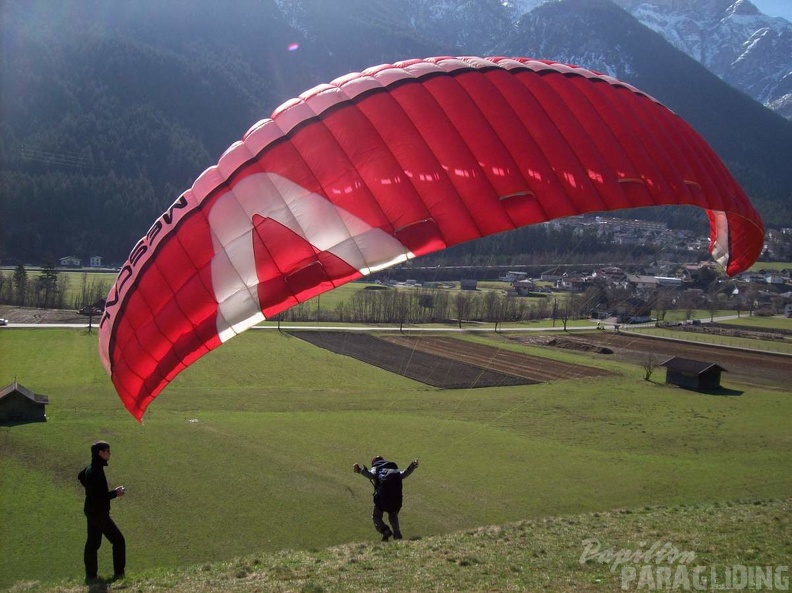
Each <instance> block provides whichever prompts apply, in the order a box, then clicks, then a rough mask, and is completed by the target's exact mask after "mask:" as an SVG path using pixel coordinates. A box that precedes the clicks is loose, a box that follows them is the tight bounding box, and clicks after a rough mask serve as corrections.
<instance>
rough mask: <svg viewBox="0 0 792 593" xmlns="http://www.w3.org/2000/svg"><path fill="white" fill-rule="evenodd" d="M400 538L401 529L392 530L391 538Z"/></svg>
mask: <svg viewBox="0 0 792 593" xmlns="http://www.w3.org/2000/svg"><path fill="white" fill-rule="evenodd" d="M401 538H402V534H401V531H394V532H393V539H401Z"/></svg>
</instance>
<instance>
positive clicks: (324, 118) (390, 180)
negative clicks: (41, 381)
mask: <svg viewBox="0 0 792 593" xmlns="http://www.w3.org/2000/svg"><path fill="white" fill-rule="evenodd" d="M659 205H692V206H698V207H700V208H703V209H705V210H706V211H707V213H708V216H709V219H710V223H711V234H710V238H711V242H710V243H711V249H710V250H711V252H712V255H713V257H714V258H715V259H716V260H717V261H718V262H719V263H721V265H723V267H724V268H725V269H726V271H727V272H728V273H729V274H731V275H734V274H736V273H738V272H740V271H742V270H744V269H746V268H748V267H749V266H750V265H751V264H752V263H753V262H754V261H755V260H756V258H757V257H758V255H759V253H760V251H761V248H762V243H763V236H764V232H763V228H762V222H761V220H760V218H759V216H758V215H757V213H756V211H755V210H754V208H753V207H752V206H751V204H750V202H749V200H748V198H747V197H746V196H745V194H744V192H743V191H742V189H741V188H740V187H739V185H738V184H737V182H736V181H735V180H734V178H733V177H732V176H731V175H730V174H729V172H728V171H727V170H726V167H725V166H724V165H723V163H722V162H721V161H720V159H719V158H718V157H717V156H716V155H715V153H714V152H713V151H712V149H711V148H710V147H709V146H708V145H707V143H706V142H705V141H704V140H703V139H702V138H701V137H700V136H699V135H698V134H697V133H696V132H695V131H694V130H693V129H692V128H691V127H690V126H689V125H688V124H686V123H685V122H684V121H683V120H682V119H681V118H679V117H678V116H677V115H675V114H674V113H673V112H671V111H670V110H668V109H667V108H665V107H664V106H662V105H661V104H660V103H658V102H657V101H656V100H654V99H652V98H651V97H649V96H648V95H646V94H644V93H642V92H640V91H639V90H637V89H635V88H634V87H632V86H630V85H628V84H625V83H623V82H620V81H618V80H615V79H613V78H610V77H608V76H605V75H602V74H598V73H595V72H591V71H589V70H585V69H583V68H577V67H573V66H568V65H564V64H559V63H554V62H548V61H541V60H532V59H529V58H476V57H465V58H453V57H439V58H429V59H425V60H411V61H406V62H401V63H397V64H393V65H391V64H385V65H381V66H377V67H374V68H371V69H368V70H366V71H364V72H361V73H353V74H349V75H347V76H344V77H342V78H339V79H338V80H335V81H333V82H332V83H330V84H327V85H322V86H319V87H316V88H314V89H312V90H310V91H308V92H306V93H304V94H303V95H301V96H300V97H299V98H296V99H293V100H291V101H288V102H287V103H285V104H283V105H282V106H281V107H279V108H278V109H277V110H276V111H275V112H274V113H273V114H272V117H271V118H269V119H265V120H262V121H260V122H259V123H257V124H256V125H255V126H254V127H253V128H251V129H250V130H249V131H248V133H247V134H246V135H245V137H244V139H243V140H242V141H240V142H237V143H236V144H234V145H233V146H231V147H230V148H229V149H228V150H227V151H226V152H225V153H224V154H223V155H222V157H221V158H220V160H219V162H218V164H217V165H216V166H214V167H211V168H210V169H208V170H207V171H205V172H204V173H203V174H202V175H201V176H200V177H199V178H198V179H197V180H196V181H195V183H194V185H193V187H192V188H191V189H190V190H188V191H187V192H185V193H184V194H183V195H181V196H180V197H179V198H178V200H176V202H174V204H173V205H172V206H171V207H170V208H169V209H168V211H167V212H165V213H164V214H163V215H162V216H161V217H160V218H159V219H158V220H157V221H156V222H155V223H154V225H153V226H152V227H151V229H150V230H149V231H148V233H147V234H146V236H144V237H143V238H142V239H141V240H140V241H139V242H138V244H137V245H136V246H135V247H134V249H133V250H132V253H131V254H130V256H129V260H128V261H127V262H126V264H125V265H124V267H123V268H122V270H121V272H120V274H119V276H118V278H117V280H116V283H115V285H114V287H113V288H112V290H111V292H110V295H109V297H108V300H107V306H106V309H105V312H104V315H103V317H102V321H101V326H100V353H101V357H102V361H103V364H104V366H105V368H106V369H107V372H108V373H109V374H110V376H111V378H112V381H113V384H114V385H115V387H116V389H117V391H118V393H119V395H120V396H121V399H122V401H123V402H124V405H125V406H126V407H127V409H128V410H129V411H130V412H131V413H132V414H133V415H134V416H135V418H137V419H138V420H139V419H140V418H142V416H143V413H144V412H145V410H146V407H147V406H148V405H149V403H150V402H151V400H153V399H154V398H155V397H156V396H157V394H158V393H159V392H160V391H161V390H162V389H163V388H164V387H165V386H166V385H167V384H168V382H169V381H171V380H172V379H173V378H174V377H175V376H176V375H177V374H178V373H179V372H181V371H182V370H183V369H185V368H186V367H187V366H189V365H190V364H191V363H192V362H194V361H195V360H197V359H198V358H200V357H201V356H203V355H204V354H206V353H207V352H209V351H210V350H212V349H213V348H216V347H217V346H219V345H220V344H222V343H223V342H225V341H227V340H228V339H230V338H231V337H233V336H234V335H236V334H238V333H240V332H242V331H244V330H245V329H247V328H249V327H251V326H252V325H255V324H256V323H258V322H260V321H262V320H264V319H266V318H269V317H272V316H273V315H275V314H277V313H279V312H281V311H283V310H285V309H287V308H289V307H291V306H293V305H295V304H297V303H300V302H303V301H305V300H307V299H310V298H312V297H314V296H316V295H318V294H321V293H322V292H325V291H327V290H331V289H332V288H335V287H337V286H339V285H341V284H344V283H346V282H349V281H351V280H354V279H356V278H360V277H361V276H364V275H367V274H370V273H371V272H373V271H377V270H381V269H383V268H387V267H388V266H392V265H394V264H397V263H400V262H404V261H406V260H408V259H411V258H414V257H417V256H420V255H424V254H427V253H431V252H434V251H438V250H441V249H445V248H446V247H449V246H452V245H456V244H459V243H462V242H465V241H471V240H474V239H478V238H480V237H484V236H487V235H491V234H494V233H500V232H503V231H508V230H511V229H515V228H518V227H522V226H526V225H531V224H536V223H540V222H545V221H548V220H552V219H556V218H559V217H564V216H570V215H576V214H581V213H585V212H594V211H611V210H618V209H624V208H636V207H645V206H659Z"/></svg>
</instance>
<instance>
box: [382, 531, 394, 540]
mask: <svg viewBox="0 0 792 593" xmlns="http://www.w3.org/2000/svg"><path fill="white" fill-rule="evenodd" d="M392 535H393V532H392V531H391V530H390V529H386V530H385V531H383V532H382V541H384V542H386V541H388V540H389V539H390V536H392Z"/></svg>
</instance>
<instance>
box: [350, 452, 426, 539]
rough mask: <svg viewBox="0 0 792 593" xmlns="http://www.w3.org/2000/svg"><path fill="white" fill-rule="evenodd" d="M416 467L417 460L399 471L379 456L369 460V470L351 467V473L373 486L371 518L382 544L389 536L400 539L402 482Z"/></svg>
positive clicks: (390, 462)
mask: <svg viewBox="0 0 792 593" xmlns="http://www.w3.org/2000/svg"><path fill="white" fill-rule="evenodd" d="M416 467H418V460H417V459H416V460H414V461H412V462H411V463H410V465H408V466H407V469H405V470H402V471H399V466H398V465H396V464H395V463H394V462H392V461H387V460H386V459H383V458H382V457H380V456H379V455H377V456H376V457H374V458H373V459H372V460H371V469H369V468H367V467H366V466H365V465H364V466H363V467H361V466H360V465H358V464H357V463H356V464H355V465H353V466H352V471H354V472H355V473H356V474H360V475H361V476H363V477H365V478H368V479H369V480H370V481H371V483H372V484H373V485H374V510H373V511H372V512H371V518H372V520H373V521H374V528H375V529H376V530H377V532H379V534H380V535H381V536H382V541H384V542H386V541H388V539H390V537H391V536H393V539H401V538H402V534H401V529H400V528H399V511H400V510H401V508H402V500H403V496H402V480H405V479H407V477H408V476H409V475H410V474H411V473H413V471H414V470H415V468H416ZM385 513H387V514H388V521H389V522H390V527H389V526H388V525H387V523H385V521H383V515H384V514H385Z"/></svg>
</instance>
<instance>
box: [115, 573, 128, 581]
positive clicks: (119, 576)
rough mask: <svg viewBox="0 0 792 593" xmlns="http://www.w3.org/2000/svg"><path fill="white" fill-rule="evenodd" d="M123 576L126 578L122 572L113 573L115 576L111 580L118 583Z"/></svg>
mask: <svg viewBox="0 0 792 593" xmlns="http://www.w3.org/2000/svg"><path fill="white" fill-rule="evenodd" d="M125 576H126V575H125V574H124V573H123V572H117V573H115V574H114V575H113V580H114V581H120V580H121V579H123V578H124V577H125Z"/></svg>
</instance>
